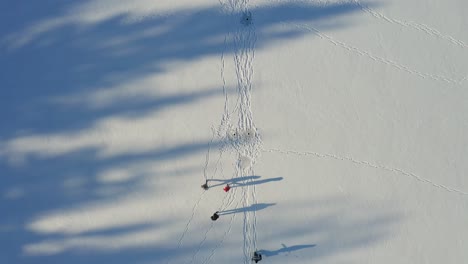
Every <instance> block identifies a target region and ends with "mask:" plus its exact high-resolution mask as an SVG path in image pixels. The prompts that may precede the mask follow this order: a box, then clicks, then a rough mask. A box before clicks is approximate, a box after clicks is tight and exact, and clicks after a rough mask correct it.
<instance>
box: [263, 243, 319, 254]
mask: <svg viewBox="0 0 468 264" xmlns="http://www.w3.org/2000/svg"><path fill="white" fill-rule="evenodd" d="M281 246H283V247H282V248H280V249H277V250H265V249H261V250H258V252H259V253H260V254H262V255H265V256H266V257H272V256H276V255H278V254H282V253H291V252H293V251H297V250H302V249H306V248H313V247H315V246H316V245H295V246H286V245H285V244H281Z"/></svg>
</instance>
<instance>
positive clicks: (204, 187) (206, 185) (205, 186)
mask: <svg viewBox="0 0 468 264" xmlns="http://www.w3.org/2000/svg"><path fill="white" fill-rule="evenodd" d="M201 187H202V188H203V189H205V190H208V180H206V181H205V184H203V185H202V186H201Z"/></svg>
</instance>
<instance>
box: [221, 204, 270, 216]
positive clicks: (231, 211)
mask: <svg viewBox="0 0 468 264" xmlns="http://www.w3.org/2000/svg"><path fill="white" fill-rule="evenodd" d="M273 205H276V203H258V204H252V205H251V206H247V207H242V208H236V209H229V210H224V211H220V212H218V214H219V215H228V214H237V213H241V212H253V211H259V210H263V209H265V208H267V207H270V206H273Z"/></svg>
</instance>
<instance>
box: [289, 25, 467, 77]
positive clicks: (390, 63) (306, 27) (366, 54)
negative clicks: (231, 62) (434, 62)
mask: <svg viewBox="0 0 468 264" xmlns="http://www.w3.org/2000/svg"><path fill="white" fill-rule="evenodd" d="M283 25H290V26H294V27H296V28H298V29H302V30H307V31H310V32H312V33H314V34H315V35H317V36H318V37H320V38H321V39H324V40H327V41H328V42H330V43H332V44H333V45H335V46H338V47H341V48H343V49H345V50H347V51H350V52H353V53H356V54H358V55H360V56H363V57H367V58H369V59H371V60H373V61H375V62H378V63H383V64H386V65H388V66H391V67H393V68H396V69H398V70H400V71H403V72H406V73H409V74H411V75H415V76H417V77H419V78H422V79H432V80H434V81H439V82H445V83H449V84H454V85H461V83H462V82H463V81H464V79H460V80H456V79H453V78H450V77H447V76H443V75H437V74H430V73H424V72H421V71H418V70H414V69H412V68H410V67H408V66H406V65H403V64H400V63H398V62H395V61H393V60H390V59H386V58H383V57H379V56H377V55H374V54H372V53H371V52H369V51H366V50H361V49H359V48H357V47H355V46H351V45H349V44H346V43H344V42H342V41H339V40H336V39H334V38H332V37H331V36H329V35H327V34H325V33H323V32H321V31H320V30H318V29H317V28H315V27H313V26H310V25H303V24H295V23H284V22H283Z"/></svg>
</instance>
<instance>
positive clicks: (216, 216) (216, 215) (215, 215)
mask: <svg viewBox="0 0 468 264" xmlns="http://www.w3.org/2000/svg"><path fill="white" fill-rule="evenodd" d="M218 213H219V211H216V212H215V213H214V214H213V215H212V216H211V220H213V221H216V220H217V219H218V218H219V214H218Z"/></svg>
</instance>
